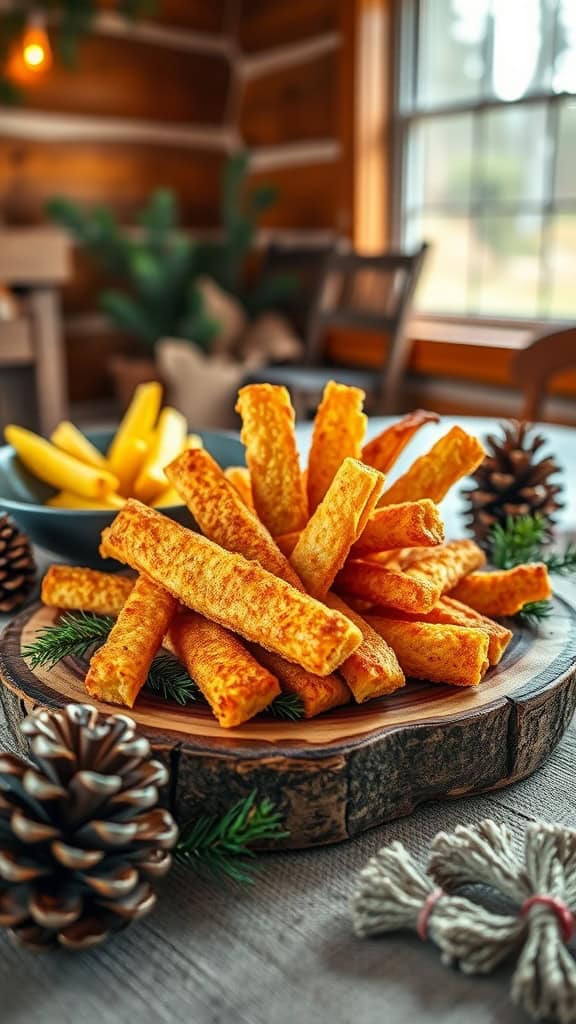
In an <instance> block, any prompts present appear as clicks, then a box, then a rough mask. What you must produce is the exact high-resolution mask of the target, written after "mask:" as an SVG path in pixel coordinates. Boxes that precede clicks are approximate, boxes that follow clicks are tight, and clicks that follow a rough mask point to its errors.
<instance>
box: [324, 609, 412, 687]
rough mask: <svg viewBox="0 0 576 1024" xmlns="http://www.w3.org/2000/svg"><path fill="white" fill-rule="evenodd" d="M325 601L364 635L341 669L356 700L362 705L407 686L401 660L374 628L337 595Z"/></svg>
mask: <svg viewBox="0 0 576 1024" xmlns="http://www.w3.org/2000/svg"><path fill="white" fill-rule="evenodd" d="M324 602H325V603H326V604H327V605H328V607H329V608H333V609H335V610H336V611H339V612H342V614H343V615H346V617H347V618H348V619H350V621H351V622H353V623H354V624H355V625H356V626H358V629H359V630H360V632H361V633H362V643H361V644H360V647H359V648H358V650H357V651H354V653H353V654H351V655H350V657H349V658H346V661H345V662H343V663H342V665H340V668H339V672H341V674H342V675H343V676H344V679H345V680H346V682H347V684H348V686H349V687H350V689H351V691H352V694H353V696H354V700H355V701H356V702H357V703H358V704H361V703H362V702H363V701H365V700H370V698H372V697H381V696H382V695H383V694H385V693H393V692H394V690H398V689H399V688H400V687H401V686H404V683H405V681H406V680H405V679H404V673H403V671H402V669H401V668H400V665H399V664H398V658H397V657H396V655H395V653H394V651H393V650H392V648H391V647H390V646H389V645H388V644H387V643H386V641H385V640H384V639H383V638H382V637H381V636H379V635H378V633H377V632H376V631H375V630H374V629H373V628H372V626H370V625H369V624H368V623H367V622H366V620H365V619H363V618H362V616H361V615H359V614H358V613H357V612H355V611H353V610H352V608H350V606H349V605H347V604H345V602H344V601H343V600H342V599H341V598H340V597H338V596H337V595H336V594H333V593H332V592H330V593H328V594H326V596H325V598H324Z"/></svg>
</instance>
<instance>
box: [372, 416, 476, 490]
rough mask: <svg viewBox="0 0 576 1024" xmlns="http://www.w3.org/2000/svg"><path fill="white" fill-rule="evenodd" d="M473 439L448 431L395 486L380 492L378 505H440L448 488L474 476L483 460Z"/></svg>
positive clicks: (457, 432)
mask: <svg viewBox="0 0 576 1024" xmlns="http://www.w3.org/2000/svg"><path fill="white" fill-rule="evenodd" d="M485 454H486V453H485V451H484V448H483V447H482V445H481V444H480V441H479V440H478V438H477V437H473V436H472V435H471V434H467V433H466V431H465V430H462V427H452V429H451V430H449V431H448V433H447V434H445V435H444V437H441V438H440V440H439V441H437V442H436V444H435V445H433V446H432V448H431V449H430V451H429V452H428V453H427V454H426V455H421V456H420V458H419V459H416V461H415V462H413V463H412V465H411V466H410V469H409V470H407V472H406V473H404V475H403V476H401V477H400V478H399V479H398V480H397V481H396V483H394V484H392V486H391V487H389V488H388V490H386V491H384V494H383V495H382V497H381V499H380V505H397V504H398V503H399V502H403V501H418V500H419V498H431V499H432V501H436V502H439V501H442V498H443V497H444V496H445V495H446V494H447V493H448V491H449V490H450V488H451V487H452V486H453V485H454V484H455V483H457V482H458V480H461V479H462V477H464V476H468V474H470V473H472V472H474V470H475V469H476V467H477V466H479V465H480V463H481V462H482V459H483V458H484V456H485Z"/></svg>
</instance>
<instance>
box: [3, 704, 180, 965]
mask: <svg viewBox="0 0 576 1024" xmlns="http://www.w3.org/2000/svg"><path fill="white" fill-rule="evenodd" d="M22 731H23V732H24V734H25V735H26V736H27V737H28V738H29V741H30V746H31V750H32V765H29V764H28V763H27V762H25V761H23V760H22V759H21V758H19V757H17V756H16V755H13V754H4V755H3V756H1V757H0V925H3V926H4V927H7V928H8V929H9V931H10V934H11V935H12V936H13V937H14V938H15V939H16V940H17V941H18V942H19V943H21V944H22V945H24V946H27V947H28V948H29V949H32V950H36V951H40V950H44V949H46V948H49V947H52V946H57V945H61V946H65V947H66V948H68V949H74V950H78V949H87V948H89V947H91V946H95V945H97V944H98V943H99V942H102V941H103V940H104V939H105V938H106V937H107V936H108V934H109V933H110V932H113V931H117V930H119V929H121V928H124V927H126V926H127V925H128V924H129V923H130V922H131V921H132V920H134V919H136V918H139V917H142V916H143V915H144V914H147V913H148V911H149V910H151V909H152V907H153V905H154V903H155V896H154V893H153V891H152V888H151V886H150V884H149V881H148V879H154V878H158V877H160V876H161V875H164V874H165V873H166V872H167V871H168V870H169V868H170V865H171V862H172V858H171V855H170V853H169V852H168V851H169V850H170V849H171V848H172V847H173V846H174V843H175V842H176V836H177V828H176V824H175V822H174V819H173V818H172V815H171V814H170V813H169V812H168V811H165V810H163V809H162V808H160V807H158V806H157V803H158V786H161V785H164V784H165V783H166V781H167V778H168V773H167V770H166V769H165V768H164V766H163V765H162V764H161V763H160V762H159V761H154V760H150V744H149V743H148V740H146V739H145V738H144V737H142V736H138V735H137V734H136V731H135V725H134V722H133V721H132V719H130V718H127V717H126V716H124V715H113V716H111V717H109V718H99V716H98V712H97V711H96V710H95V709H94V708H91V707H89V706H87V705H83V704H71V705H70V706H69V707H67V708H66V709H65V710H63V711H46V710H37V711H35V712H34V713H33V714H31V715H30V716H29V717H28V718H27V719H25V721H24V722H23V724H22Z"/></svg>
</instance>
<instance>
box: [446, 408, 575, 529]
mask: <svg viewBox="0 0 576 1024" xmlns="http://www.w3.org/2000/svg"><path fill="white" fill-rule="evenodd" d="M501 430H502V436H498V435H492V436H490V437H488V438H487V439H486V448H487V451H488V454H487V456H486V458H485V459H484V461H483V462H481V463H480V465H479V466H478V469H477V470H476V472H475V473H473V474H472V479H473V480H474V482H475V487H473V488H470V489H469V490H468V491H466V492H465V493H464V496H465V498H466V499H467V501H468V517H469V523H470V526H471V528H472V531H473V533H474V536H475V537H476V540H477V541H478V543H479V544H481V545H482V546H484V547H486V546H489V536H490V532H491V530H492V527H493V526H494V524H495V523H500V524H502V525H505V523H506V519H507V518H508V516H528V515H535V514H538V515H540V516H542V518H543V519H544V521H545V523H546V527H547V534H548V535H550V533H551V532H552V528H553V526H554V513H555V512H556V510H557V509H559V508H561V507H562V505H561V503H560V502H559V501H558V495H559V494H560V492H561V490H562V488H561V487H560V485H559V484H556V483H552V482H551V479H550V478H551V477H553V476H555V475H556V474H557V473H559V472H560V467H559V466H558V465H557V463H556V461H555V459H554V458H553V457H552V456H551V455H548V456H545V457H544V458H540V455H539V452H540V449H541V448H542V447H543V446H544V445H545V444H546V439H545V438H544V437H542V435H540V434H534V433H533V428H532V427H531V426H530V425H529V424H527V423H523V422H522V423H521V422H519V421H518V420H511V421H510V422H509V423H503V424H502V425H501Z"/></svg>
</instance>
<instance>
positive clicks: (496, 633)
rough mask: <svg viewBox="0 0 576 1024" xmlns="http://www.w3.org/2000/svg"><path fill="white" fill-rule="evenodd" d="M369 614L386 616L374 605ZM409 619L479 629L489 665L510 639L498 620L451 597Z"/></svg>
mask: <svg viewBox="0 0 576 1024" xmlns="http://www.w3.org/2000/svg"><path fill="white" fill-rule="evenodd" d="M371 614H373V615H381V614H386V617H388V614H387V613H386V612H385V610H384V609H379V608H375V607H374V608H373V609H372V612H371ZM405 615H406V613H405V612H403V613H402V616H400V614H399V613H398V612H396V611H394V612H390V617H391V618H395V619H398V618H400V617H402V618H404V616H405ZM407 617H408V616H407ZM409 619H410V620H411V621H416V622H435V623H436V624H442V625H446V626H465V627H467V628H468V629H481V630H482V632H483V633H486V635H487V637H488V660H489V662H490V664H491V665H497V664H498V662H499V661H500V660H501V659H502V655H503V654H504V652H505V650H506V648H507V647H508V644H509V643H510V641H511V639H512V632H511V631H510V630H509V629H506V627H505V626H502V625H501V624H500V623H499V622H494V620H493V619H489V618H487V616H485V615H480V613H479V612H476V611H474V609H473V608H469V607H468V605H466V604H462V603H461V602H460V601H456V600H454V598H452V597H441V598H440V600H439V601H438V604H437V605H435V607H434V608H433V609H432V611H430V612H425V613H423V612H419V613H418V614H417V615H411V616H409ZM352 657H354V655H352Z"/></svg>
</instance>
